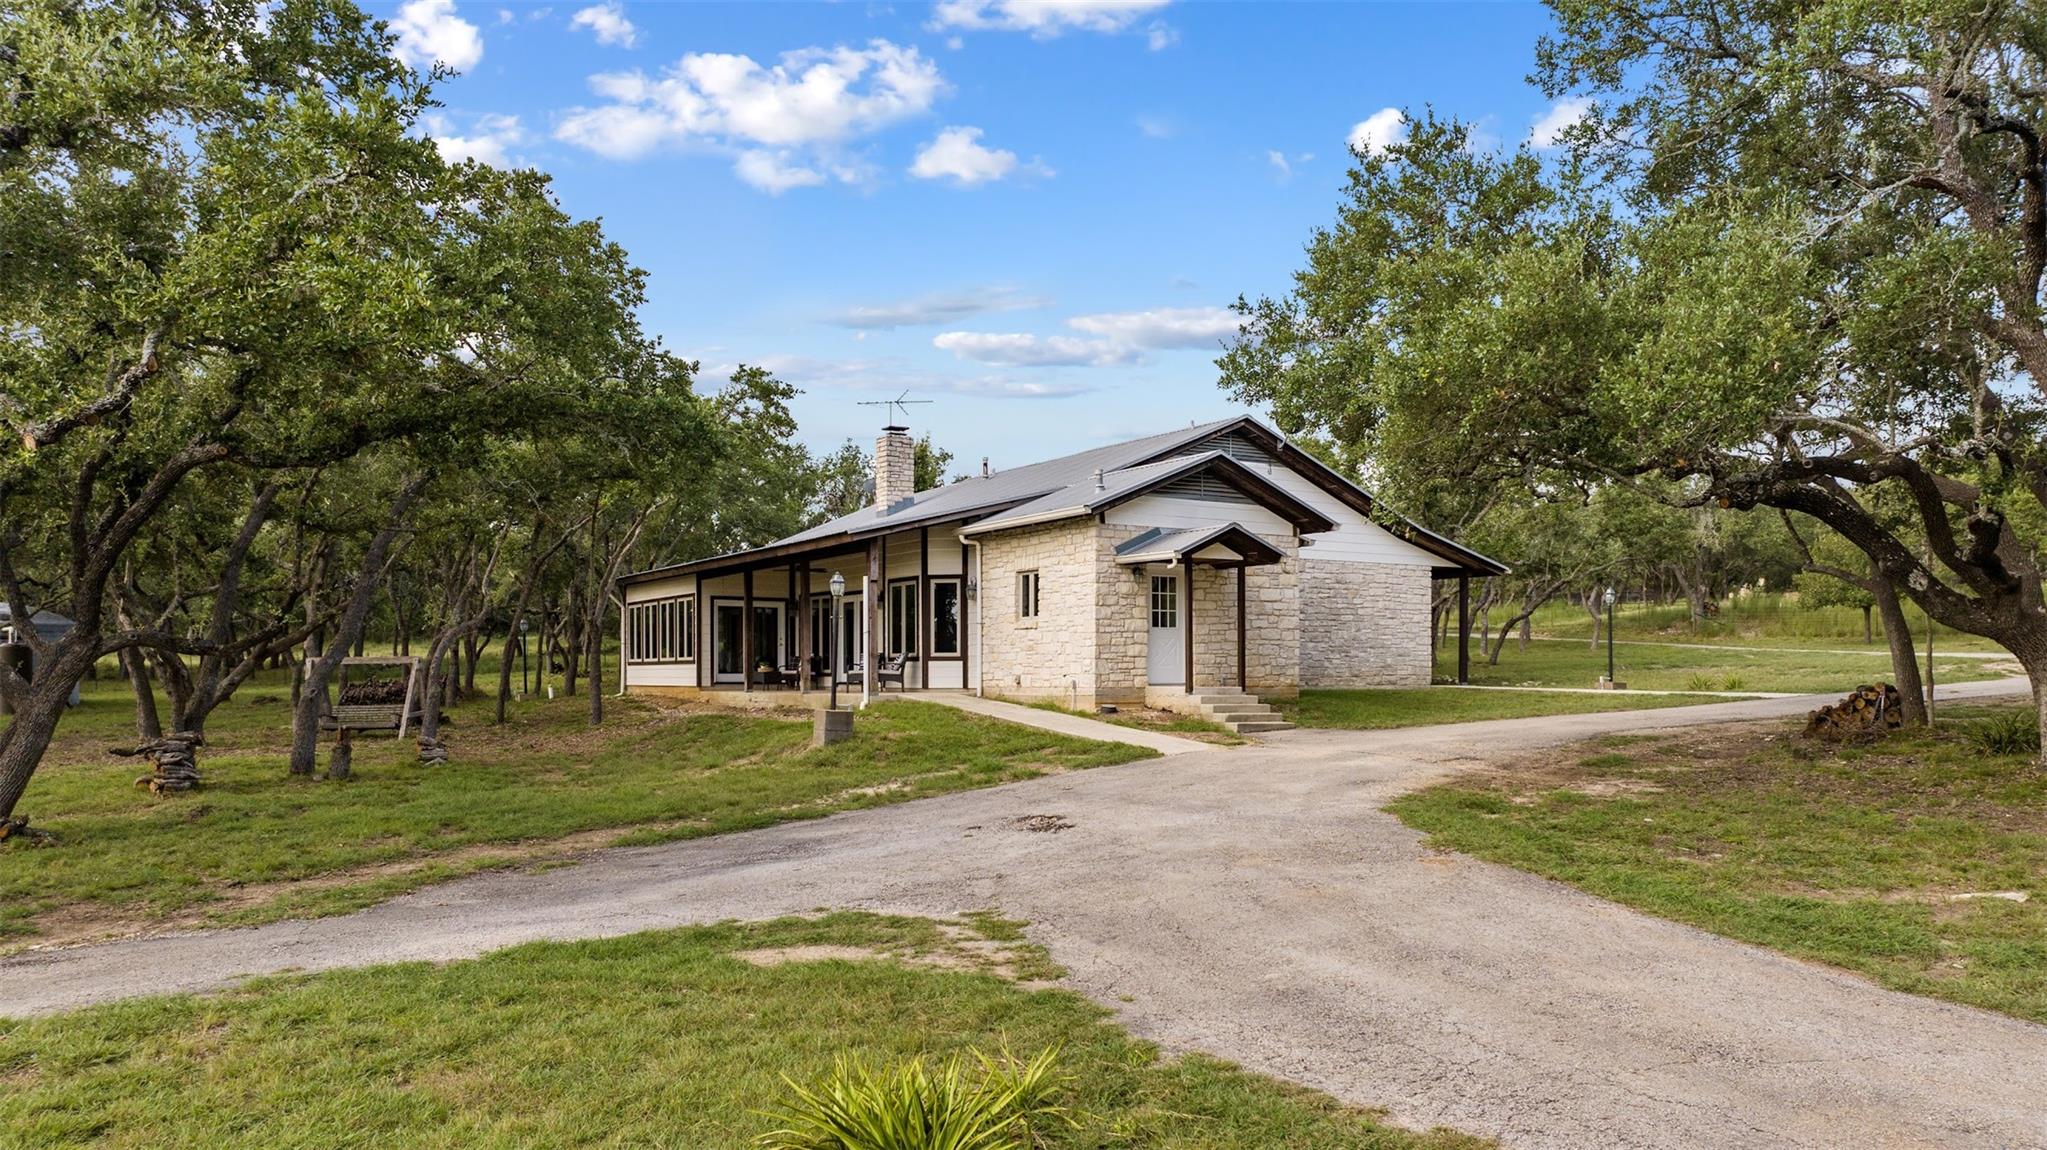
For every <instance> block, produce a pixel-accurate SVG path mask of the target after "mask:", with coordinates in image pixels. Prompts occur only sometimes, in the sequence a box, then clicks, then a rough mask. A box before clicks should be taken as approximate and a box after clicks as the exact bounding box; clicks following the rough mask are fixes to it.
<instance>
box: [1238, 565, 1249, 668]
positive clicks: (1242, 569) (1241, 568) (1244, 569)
mask: <svg viewBox="0 0 2047 1150" xmlns="http://www.w3.org/2000/svg"><path fill="white" fill-rule="evenodd" d="M1250 573H1251V568H1250V567H1249V566H1247V565H1245V564H1242V563H1239V564H1238V565H1237V687H1238V689H1239V690H1244V691H1248V690H1250V689H1251V684H1250V682H1249V681H1247V680H1246V679H1245V677H1244V665H1245V659H1244V576H1246V575H1249V574H1250Z"/></svg>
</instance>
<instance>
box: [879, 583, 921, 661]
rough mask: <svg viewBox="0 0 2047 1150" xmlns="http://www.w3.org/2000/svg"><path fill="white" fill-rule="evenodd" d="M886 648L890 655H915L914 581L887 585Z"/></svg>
mask: <svg viewBox="0 0 2047 1150" xmlns="http://www.w3.org/2000/svg"><path fill="white" fill-rule="evenodd" d="M886 650H887V652H888V653H889V654H891V655H906V656H909V657H911V658H915V657H916V654H917V584H916V583H914V582H903V583H891V584H889V586H888V645H887V647H886Z"/></svg>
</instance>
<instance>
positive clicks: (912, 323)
mask: <svg viewBox="0 0 2047 1150" xmlns="http://www.w3.org/2000/svg"><path fill="white" fill-rule="evenodd" d="M1051 302H1052V301H1050V300H1047V299H1043V298H1041V297H1038V296H1031V295H1025V294H1024V293H1022V292H1020V291H1018V290H1017V289H1016V288H1013V287H1005V286H1002V285H999V284H998V285H990V286H986V287H974V288H967V289H966V290H964V291H957V292H946V293H941V294H935V295H926V296H919V297H917V298H915V299H907V300H898V301H895V302H893V303H885V304H873V305H868V306H864V307H852V308H847V309H846V310H845V311H842V312H840V313H838V314H837V315H834V316H832V317H831V322H833V323H835V324H838V325H839V326H840V327H852V328H871V329H887V328H898V327H922V326H925V325H928V324H938V323H955V322H957V321H959V320H963V319H967V318H968V317H970V316H977V315H987V314H989V313H991V312H999V311H1029V310H1032V309H1034V308H1041V307H1049V306H1051Z"/></svg>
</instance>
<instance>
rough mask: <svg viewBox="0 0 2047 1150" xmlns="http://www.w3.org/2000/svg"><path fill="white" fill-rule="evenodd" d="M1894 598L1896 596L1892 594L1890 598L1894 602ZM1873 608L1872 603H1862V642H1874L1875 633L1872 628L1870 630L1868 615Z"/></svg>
mask: <svg viewBox="0 0 2047 1150" xmlns="http://www.w3.org/2000/svg"><path fill="white" fill-rule="evenodd" d="M1896 598H1897V597H1896V596H1895V595H1893V596H1892V600H1893V601H1894V602H1895V601H1896ZM1874 610H1875V607H1874V605H1873V604H1869V603H1864V604H1863V605H1862V641H1863V642H1864V643H1874V642H1876V633H1875V632H1874V631H1873V630H1871V628H1870V622H1869V616H1870V614H1871V612H1873V611H1874Z"/></svg>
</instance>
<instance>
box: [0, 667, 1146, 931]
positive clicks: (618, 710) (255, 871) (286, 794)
mask: <svg viewBox="0 0 2047 1150" xmlns="http://www.w3.org/2000/svg"><path fill="white" fill-rule="evenodd" d="M91 687H92V689H91V690H89V691H88V692H87V695H86V702H85V705H84V706H83V707H81V708H79V709H78V710H77V711H75V712H74V713H73V714H72V716H70V717H69V718H67V720H66V723H65V726H64V728H63V729H62V731H61V732H60V739H59V741H58V743H57V745H56V746H55V747H54V748H53V751H52V754H51V756H50V759H49V761H48V763H47V764H46V765H45V766H44V767H43V768H42V770H41V771H39V772H38V773H37V775H36V777H35V779H34V781H33V782H32V783H31V784H30V787H29V791H28V794H27V796H26V797H25V798H24V799H23V802H22V806H21V810H22V811H24V812H26V813H28V814H29V815H31V816H32V817H33V818H34V820H35V825H36V826H38V827H41V828H43V829H45V830H47V831H49V832H51V833H52V834H54V835H56V836H57V838H58V840H59V845H57V846H55V847H45V848H29V847H18V846H13V845H11V844H10V846H8V847H6V848H0V850H4V857H5V860H6V865H5V866H0V942H4V941H6V940H9V939H11V940H12V941H13V942H16V943H20V942H28V941H49V940H53V939H57V940H63V939H75V938H82V937H92V936H96V935H105V934H108V933H115V932H118V931H121V930H124V929H135V928H138V927H144V926H158V925H165V924H171V923H206V924H221V923H248V922H256V921H263V920H267V919H274V918H279V917H285V916H304V915H316V914H328V913H336V912H340V911H346V910H352V909H355V908H357V907H360V906H363V905H366V904H368V903H370V902H374V901H377V900H379V899H382V898H387V897H389V896H391V895H393V894H396V893H399V892H401V891H404V890H409V889H412V888H415V887H418V886H422V885H425V884H427V883H430V882H434V881H439V880H442V879H446V878H450V877H453V876H455V875H458V874H463V873H467V872H471V871H475V870H478V869H482V868H486V867H494V866H504V865H508V864H512V863H518V862H533V861H542V860H545V859H547V858H550V857H560V856H562V855H564V854H567V853H570V852H572V851H575V850H581V849H589V848H592V847H597V846H604V845H616V844H632V843H648V842H655V841H661V840H665V839H677V838H690V837H696V836H699V835H709V834H719V833H724V832H728V831H736V830H745V829H748V828H752V827H759V826H766V825H768V824H771V823H776V822H782V821H786V820H790V819H800V818H811V817H815V816H818V815H822V814H827V813H830V812H832V811H838V810H846V809H849V808H854V807H864V806H874V805H879V804H883V803H893V802H900V801H903V800H906V799H913V798H918V797H922V796H925V795H933V794H941V793H945V792H948V791H956V790H962V789H966V788H970V787H981V786H989V785H992V784H996V783H1002V782H1008V781H1012V780H1016V779H1024V778H1030V777H1033V776H1036V775H1038V774H1042V773H1044V772H1046V771H1055V770H1067V769H1074V768H1082V767H1090V766H1096V765H1100V764H1104V763H1114V762H1124V761H1128V760H1130V759H1134V758H1143V757H1146V756H1148V755H1150V754H1151V753H1152V752H1150V751H1147V750H1144V749H1142V748H1138V747H1131V746H1125V745H1122V744H1114V743H1101V742H1093V741H1090V740H1084V739H1072V738H1067V737H1064V736H1061V735H1056V734H1052V733H1050V732H1046V731H1039V730H1034V729H1032V728H1028V727H1020V726H1016V725H1014V724H1010V723H1002V722H996V721H993V720H989V719H985V718H981V717H979V716H974V715H969V714H966V713H964V712H961V711H958V710H955V709H953V708H950V707H941V706H936V705H933V704H928V703H915V702H888V703H884V704H878V705H876V706H874V707H871V708H869V709H868V710H867V711H866V712H864V713H863V714H862V715H861V718H860V721H859V724H858V727H857V729H856V733H855V735H854V737H853V738H852V739H851V740H850V741H847V742H844V743H841V744H839V745H837V746H834V747H830V748H826V749H823V750H812V749H810V748H809V745H808V740H809V735H810V723H809V719H808V716H796V717H788V716H776V715H744V714H736V713H731V712H725V711H719V710H714V709H710V708H699V709H695V710H679V709H674V708H663V707H659V706H656V705H653V704H650V703H646V702H643V701H640V700H637V699H613V700H608V701H607V705H608V707H609V718H608V720H607V722H606V724H605V726H604V727H603V728H602V729H600V730H594V731H593V730H591V729H589V728H588V727H587V726H586V725H585V724H584V704H583V702H582V700H580V699H566V698H565V699H560V700H556V701H553V702H544V701H542V702H532V703H527V704H523V705H521V706H520V707H519V708H518V709H517V710H516V712H515V713H514V721H513V722H512V723H510V724H508V725H507V726H505V727H502V728H499V727H493V726H491V725H490V723H489V722H488V714H489V712H488V709H487V707H486V706H485V705H483V704H481V703H477V704H470V705H465V706H463V707H461V708H458V709H457V710H456V711H455V713H454V716H453V725H452V726H451V727H449V728H448V729H447V731H446V735H447V739H448V742H449V744H450V746H451V747H452V748H453V751H454V761H453V762H452V763H450V764H448V765H446V766H443V767H421V766H419V765H418V764H417V763H416V762H415V761H414V759H413V755H412V744H411V742H410V740H407V741H406V742H405V743H402V744H401V743H398V742H397V741H395V740H391V739H373V740H363V741H361V742H359V743H358V745H357V751H356V755H355V772H354V777H353V778H352V779H350V780H348V781H346V782H341V783H336V782H329V781H325V780H315V779H295V778H292V777H291V776H290V775H289V774H288V773H287V772H286V769H285V753H284V749H285V741H286V737H287V734H288V731H289V725H290V720H289V715H288V713H287V708H286V706H285V703H284V700H283V690H282V688H281V687H278V686H276V685H274V684H269V683H264V684H258V685H255V686H254V687H252V688H250V689H246V690H245V691H244V692H243V694H242V695H241V696H239V697H237V698H236V699H235V700H233V701H231V702H229V703H228V704H227V705H226V706H225V707H224V708H223V710H222V711H221V712H220V713H219V715H218V716H217V719H216V721H215V722H214V723H213V724H212V725H211V727H210V729H209V731H208V744H209V745H208V746H207V748H206V749H205V751H204V752H203V754H202V757H201V760H200V766H201V770H202V772H203V773H204V775H205V779H206V782H205V785H204V786H203V787H201V788H200V789H199V790H197V791H194V792H191V793H189V794H184V795H179V796H174V797H167V798H157V797H153V796H151V795H150V794H149V793H148V792H146V791H143V790H140V789H138V788H136V787H134V786H133V785H131V784H132V781H133V780H134V779H135V777H137V776H138V775H140V774H143V773H146V769H145V768H144V767H143V766H141V765H139V764H138V763H137V762H136V761H135V760H130V759H120V758H115V757H113V756H111V755H109V754H107V753H106V751H105V746H106V744H107V743H109V742H115V741H120V740H127V741H132V739H133V730H132V727H130V726H129V724H130V722H131V719H130V718H129V711H128V708H129V706H130V703H129V697H128V695H127V693H126V690H125V688H124V687H122V686H120V685H119V684H113V683H105V682H102V683H98V684H92V685H91ZM323 754H324V749H323Z"/></svg>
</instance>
